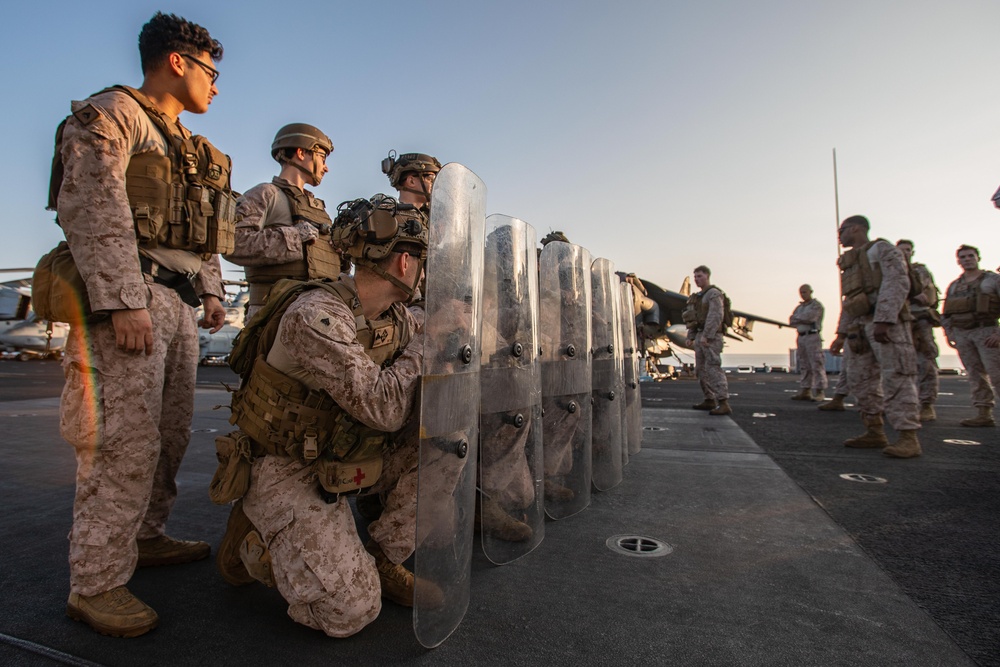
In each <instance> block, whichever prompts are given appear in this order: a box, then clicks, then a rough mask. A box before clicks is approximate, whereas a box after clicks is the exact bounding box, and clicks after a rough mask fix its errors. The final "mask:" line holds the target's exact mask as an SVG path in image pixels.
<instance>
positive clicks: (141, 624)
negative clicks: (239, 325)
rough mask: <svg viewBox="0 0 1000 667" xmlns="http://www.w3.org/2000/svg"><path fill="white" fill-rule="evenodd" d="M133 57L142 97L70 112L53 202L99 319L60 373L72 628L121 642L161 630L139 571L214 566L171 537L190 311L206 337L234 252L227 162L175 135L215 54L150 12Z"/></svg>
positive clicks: (206, 88)
mask: <svg viewBox="0 0 1000 667" xmlns="http://www.w3.org/2000/svg"><path fill="white" fill-rule="evenodd" d="M139 55H140V58H141V64H142V72H143V82H142V85H141V86H140V87H139V88H137V89H136V88H130V87H127V86H114V87H112V88H108V89H105V90H103V91H101V92H99V93H96V94H95V95H93V96H91V97H90V98H88V99H86V100H83V101H81V102H73V103H72V111H73V113H72V115H70V116H69V117H68V118H67V119H66V121H65V124H64V125H63V126H61V128H60V131H59V132H58V133H57V146H56V156H55V160H54V161H53V162H54V164H53V182H52V188H51V192H52V199H53V201H51V202H50V207H54V208H55V209H56V211H57V215H58V218H57V219H58V222H59V224H60V225H61V226H62V229H63V232H64V233H65V235H66V242H67V243H68V246H69V250H70V251H71V252H72V259H73V260H74V261H75V264H76V267H77V268H78V270H79V275H80V276H81V277H82V279H83V282H84V283H85V284H86V297H87V298H86V302H85V303H86V305H87V306H89V310H90V311H91V312H92V313H93V314H92V315H90V316H89V317H88V318H87V319H86V320H85V321H81V322H79V324H74V326H73V327H72V329H71V330H70V336H69V339H68V340H67V343H66V350H65V359H64V361H63V370H64V372H65V375H66V384H65V386H64V388H63V393H62V401H61V403H60V430H61V433H62V436H63V437H64V438H65V439H66V440H67V441H69V443H70V444H72V445H73V447H74V448H75V450H76V459H77V477H76V499H75V502H74V506H73V527H72V529H71V531H70V535H69V542H70V548H69V570H70V595H69V602H68V604H67V607H66V612H67V614H68V615H69V616H70V617H71V618H73V619H76V620H78V621H83V622H84V623H87V624H88V625H90V626H91V627H92V628H93V629H95V630H97V631H98V632H100V633H102V634H107V635H113V636H117V637H135V636H137V635H141V634H143V633H145V632H148V631H149V630H151V629H153V628H154V627H156V625H157V623H158V617H157V614H156V612H155V611H153V609H152V608H150V607H149V606H148V605H146V604H145V603H144V602H142V601H140V600H139V599H138V598H136V597H135V596H134V595H133V594H132V593H131V592H130V591H129V589H128V588H127V587H126V584H127V583H128V582H129V580H130V579H131V577H132V574H133V573H134V571H135V568H136V566H139V567H142V566H146V565H167V564H174V563H186V562H189V561H193V560H198V559H201V558H205V557H206V556H208V554H209V545H208V544H207V543H206V542H200V541H186V540H178V539H174V538H172V537H169V536H168V535H166V533H165V532H164V527H165V524H166V522H167V517H168V516H169V515H170V510H171V507H172V506H173V503H174V500H175V499H176V497H177V486H176V483H175V481H174V480H175V477H176V475H177V470H178V468H179V467H180V464H181V459H182V458H183V456H184V453H185V451H186V450H187V446H188V440H189V438H190V435H191V418H192V414H193V412H194V391H195V379H196V371H197V362H198V334H197V329H196V322H195V320H196V318H195V308H196V307H197V306H199V305H201V306H203V307H204V317H203V319H202V320H201V322H200V324H201V326H202V327H204V328H211V329H212V330H213V331H217V330H218V329H219V328H221V327H222V325H223V323H224V321H225V310H224V309H223V307H222V305H221V302H220V299H221V298H222V297H223V296H224V294H225V293H224V291H223V286H222V279H221V278H222V274H221V270H220V266H219V257H218V254H217V253H218V252H225V251H227V250H228V249H229V248H230V247H231V244H232V234H233V223H234V205H235V197H234V195H233V194H232V191H231V189H230V178H229V174H230V161H229V158H228V157H227V156H226V155H224V154H223V153H221V152H220V151H219V150H218V149H216V148H215V147H214V146H212V144H210V143H209V142H208V141H207V140H206V139H205V138H204V137H200V136H192V134H191V132H190V131H188V129H187V128H185V127H184V126H183V125H181V123H180V122H179V120H178V116H180V114H181V112H183V111H188V112H190V113H195V114H201V113H205V112H206V111H208V107H209V105H210V104H211V102H212V98H213V97H215V95H217V94H218V92H219V91H218V88H216V86H215V81H216V79H217V78H218V76H219V72H218V71H217V70H216V69H215V68H214V67H213V66H212V63H213V62H214V61H218V60H220V59H221V58H222V45H221V44H220V43H219V42H218V41H217V40H215V39H213V38H212V37H211V35H209V33H208V31H207V30H206V29H205V28H203V27H201V26H199V25H196V24H194V23H190V22H188V21H186V20H185V19H183V18H179V17H177V16H175V15H173V14H163V13H159V12H158V13H157V14H156V15H155V16H153V17H152V18H151V19H150V20H149V22H148V23H146V24H145V25H144V26H143V27H142V31H141V32H140V34H139ZM43 261H44V260H43ZM81 296H83V295H81Z"/></svg>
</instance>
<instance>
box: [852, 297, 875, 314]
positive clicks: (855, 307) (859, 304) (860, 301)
mask: <svg viewBox="0 0 1000 667" xmlns="http://www.w3.org/2000/svg"><path fill="white" fill-rule="evenodd" d="M844 312H846V313H847V314H848V315H850V316H851V317H863V316H864V315H870V314H872V313H873V312H875V308H874V307H873V306H872V304H871V303H870V302H869V301H868V295H867V294H865V293H864V292H862V293H861V294H854V295H852V296H845V297H844Z"/></svg>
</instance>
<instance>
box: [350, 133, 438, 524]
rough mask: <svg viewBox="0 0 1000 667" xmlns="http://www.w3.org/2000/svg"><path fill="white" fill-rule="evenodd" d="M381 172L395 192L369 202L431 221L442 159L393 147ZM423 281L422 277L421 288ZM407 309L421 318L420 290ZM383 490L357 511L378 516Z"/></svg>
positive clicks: (415, 431) (360, 502)
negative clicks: (394, 204) (393, 206)
mask: <svg viewBox="0 0 1000 667" xmlns="http://www.w3.org/2000/svg"><path fill="white" fill-rule="evenodd" d="M381 168H382V173H383V174H385V175H386V177H387V178H388V179H389V184H390V185H391V186H392V187H393V188H395V189H396V190H397V191H398V193H399V194H398V196H397V197H396V198H395V199H394V200H393V199H391V198H385V196H384V195H375V196H374V197H372V199H371V203H372V204H377V203H378V202H379V201H385V202H398V204H400V205H401V206H398V207H397V209H396V214H397V216H402V217H406V218H412V219H414V220H416V221H418V222H419V223H420V224H421V225H423V226H424V227H427V226H428V224H429V221H430V202H431V192H432V191H433V189H434V179H435V178H436V177H437V173H438V172H439V171H441V163H440V162H439V161H438V159H437V158H436V157H433V156H431V155H426V154H424V153H404V154H402V155H398V156H397V155H396V152H395V151H389V155H388V157H386V158H385V159H383V160H382V163H381ZM360 201H361V200H354V202H343V203H341V204H340V206H339V207H338V211H339V212H342V211H344V210H345V208H347V207H350V206H351V205H352V204H356V203H358V202H360ZM422 289H423V281H421V291H422ZM409 308H410V311H411V312H412V313H413V314H414V315H415V316H416V317H418V318H420V319H421V321H422V320H423V316H424V308H423V300H422V297H421V296H420V293H419V292H418V294H417V295H416V296H415V297H414V299H412V300H411V303H410V306H409ZM412 421H413V423H411V424H407V426H406V428H405V429H404V432H405V433H409V434H412V435H413V437H414V438H416V440H417V441H418V444H419V423H418V422H419V415H417V414H414V416H413V418H412ZM382 496H383V494H369V495H365V496H360V497H358V499H357V500H356V501H355V502H356V506H357V508H358V513H360V514H361V516H362V517H364V518H365V519H368V520H369V521H371V520H374V519H376V518H378V516H379V515H380V514H381V512H382V509H383V507H384V498H383V497H382Z"/></svg>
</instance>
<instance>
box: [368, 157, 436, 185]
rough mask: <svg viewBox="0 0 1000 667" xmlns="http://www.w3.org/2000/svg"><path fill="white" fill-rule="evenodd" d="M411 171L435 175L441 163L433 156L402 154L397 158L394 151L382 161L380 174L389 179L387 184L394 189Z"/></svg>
mask: <svg viewBox="0 0 1000 667" xmlns="http://www.w3.org/2000/svg"><path fill="white" fill-rule="evenodd" d="M411 171H415V172H417V173H419V174H426V173H431V174H436V173H438V172H439V171H441V163H440V162H438V159H437V158H436V157H434V156H433V155H427V154H425V153H403V154H402V155H399V156H397V155H396V151H389V156H388V157H387V158H385V159H384V160H382V173H383V174H385V175H386V176H388V177H389V183H390V184H391V185H392V187H394V188H398V187H399V184H400V183H402V182H403V176H404V175H405V174H407V173H409V172H411Z"/></svg>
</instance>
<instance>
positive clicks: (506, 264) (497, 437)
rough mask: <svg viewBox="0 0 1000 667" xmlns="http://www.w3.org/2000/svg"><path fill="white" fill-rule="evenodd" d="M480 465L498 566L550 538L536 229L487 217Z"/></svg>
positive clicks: (487, 527)
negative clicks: (544, 479)
mask: <svg viewBox="0 0 1000 667" xmlns="http://www.w3.org/2000/svg"><path fill="white" fill-rule="evenodd" d="M486 228H487V230H488V231H487V236H486V250H485V255H484V257H483V267H484V270H483V328H482V345H483V357H482V369H481V371H480V375H481V380H482V385H481V386H482V397H481V399H480V413H481V414H480V422H479V429H480V436H479V462H480V484H481V489H482V494H481V496H480V503H481V505H480V518H481V521H480V523H481V524H482V531H483V551H484V552H485V553H486V557H487V558H489V559H490V561H492V562H493V563H495V564H497V565H503V564H504V563H509V562H511V561H514V560H516V559H518V558H520V557H521V556H523V555H525V554H527V553H529V552H530V551H531V550H532V549H534V548H535V547H536V546H538V544H539V543H540V542H541V541H542V538H543V537H544V535H545V511H544V509H543V505H542V477H543V468H542V464H543V460H542V406H541V402H542V385H541V371H540V369H539V360H538V344H539V343H538V267H537V259H536V254H535V230H534V228H532V227H531V225H528V224H527V223H525V222H524V221H522V220H518V219H517V218H511V217H508V216H505V215H491V216H490V217H489V218H487V219H486Z"/></svg>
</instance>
